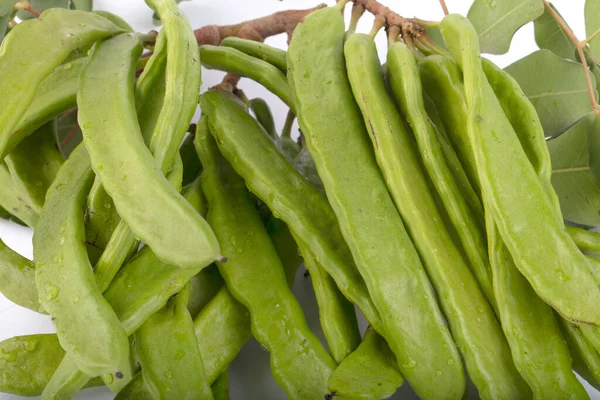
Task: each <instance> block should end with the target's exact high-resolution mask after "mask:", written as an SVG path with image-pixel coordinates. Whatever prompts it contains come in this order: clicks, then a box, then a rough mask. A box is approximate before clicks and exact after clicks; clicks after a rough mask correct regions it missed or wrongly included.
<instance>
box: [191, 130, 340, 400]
mask: <svg viewBox="0 0 600 400" xmlns="http://www.w3.org/2000/svg"><path fill="white" fill-rule="evenodd" d="M196 140H197V141H198V142H197V143H198V144H197V145H196V147H197V148H198V149H199V156H200V159H201V161H202V165H203V167H204V170H203V172H202V189H203V192H204V194H205V195H206V198H207V201H208V206H209V207H208V217H207V219H208V221H209V223H210V224H211V226H212V227H213V229H214V230H215V234H216V235H217V238H218V239H219V242H220V244H221V248H222V249H223V251H224V254H225V255H226V256H227V263H226V264H221V263H217V265H218V266H219V272H220V273H221V275H222V276H223V279H224V280H225V282H226V283H227V286H228V287H229V289H230V291H231V293H232V294H233V295H234V297H236V298H237V299H238V300H239V301H240V302H241V303H242V304H243V305H244V306H245V307H246V308H247V309H248V311H249V312H250V319H251V327H252V333H253V335H254V336H255V337H256V339H257V340H258V341H259V342H260V343H261V344H262V345H263V346H264V347H266V348H267V350H268V351H269V353H270V356H271V366H272V373H273V375H274V377H275V379H276V380H277V382H278V383H279V384H280V385H281V386H282V387H283V389H284V390H285V391H286V393H287V394H288V396H289V397H290V398H294V399H296V398H297V399H312V398H318V397H321V396H324V395H325V394H326V393H327V378H328V377H329V374H330V373H331V371H332V370H333V368H334V367H335V362H334V361H333V359H332V358H331V356H330V355H329V354H328V353H327V351H326V350H325V348H324V347H323V346H322V344H321V343H320V342H319V340H318V339H317V337H316V336H315V335H314V334H313V333H312V332H311V331H310V330H309V328H308V325H307V323H306V319H305V317H304V313H303V312H302V309H301V307H300V305H299V303H298V301H297V300H296V299H295V297H294V296H293V294H292V292H291V290H290V289H289V288H288V286H287V281H286V278H285V273H284V270H283V267H282V265H281V261H280V260H279V258H278V257H277V253H276V252H275V248H274V247H273V244H272V243H271V241H270V240H269V238H268V234H267V232H266V230H265V228H264V226H263V223H262V221H261V219H260V216H259V214H258V211H257V210H256V208H255V205H254V202H253V200H252V198H251V197H250V193H249V192H248V189H246V185H245V183H244V181H243V180H242V178H241V177H240V176H239V175H237V174H236V173H235V172H234V170H233V168H232V167H231V165H229V163H228V162H227V161H226V160H225V159H224V158H223V157H222V156H221V155H220V153H219V150H218V148H217V145H216V142H215V139H214V138H213V137H212V136H210V134H209V133H208V132H206V133H205V136H200V135H197V136H196ZM257 260H260V261H258V262H257ZM265 311H266V312H265ZM306 365H310V366H311V367H310V368H305V366H306Z"/></svg>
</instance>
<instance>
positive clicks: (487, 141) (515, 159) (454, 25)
mask: <svg viewBox="0 0 600 400" xmlns="http://www.w3.org/2000/svg"><path fill="white" fill-rule="evenodd" d="M442 35H443V36H444V40H445V41H446V44H447V46H448V49H449V50H450V52H451V53H452V54H453V55H454V56H455V58H456V59H457V62H458V64H459V67H461V69H462V71H463V75H464V87H465V93H466V99H467V104H468V116H469V118H468V138H469V142H470V144H471V147H472V149H473V153H474V158H475V162H476V165H477V170H478V172H479V177H480V182H481V185H482V193H483V198H484V203H485V204H486V205H489V207H491V208H492V209H491V212H492V215H493V218H494V220H495V222H496V224H497V226H498V229H499V231H500V234H501V236H502V238H503V240H504V242H505V244H506V246H507V247H508V249H509V250H510V253H511V254H512V256H513V259H514V260H515V263H516V265H517V267H518V269H519V271H520V272H521V273H522V274H523V275H524V276H525V277H526V278H527V280H528V281H529V283H530V284H531V285H532V286H533V288H534V290H535V291H536V293H537V294H538V296H540V297H541V298H542V299H543V300H544V301H546V302H547V303H549V304H550V305H551V306H552V307H554V309H556V310H557V311H558V312H559V313H560V314H561V315H562V316H563V317H564V318H567V319H569V320H572V321H576V322H585V323H590V324H594V325H596V326H599V325H600V311H599V309H598V307H597V306H596V305H597V304H599V302H600V286H599V284H598V278H597V277H595V275H594V273H593V272H592V269H591V267H590V265H589V262H588V260H587V259H586V257H585V256H584V255H583V254H582V253H581V252H580V251H579V249H578V248H577V246H575V244H574V243H573V241H572V240H571V238H570V237H569V235H568V234H567V232H566V231H565V230H564V228H563V227H562V226H561V225H562V224H560V223H558V221H557V220H556V211H555V209H554V204H553V203H552V201H551V200H550V199H549V198H548V195H547V193H546V191H545V190H544V187H543V186H542V183H541V182H540V181H539V178H538V176H537V174H536V172H535V170H534V168H533V167H532V165H531V162H530V161H529V159H528V158H527V155H526V154H525V152H524V150H523V148H522V145H521V143H520V141H519V139H518V137H517V135H516V134H515V132H514V129H513V127H512V126H511V125H510V122H509V121H508V119H507V118H506V116H505V115H504V113H503V110H502V107H501V105H500V104H499V102H498V100H497V98H496V96H495V94H494V92H493V90H492V88H491V86H490V84H489V83H488V82H487V80H486V78H485V75H484V73H483V69H482V66H481V60H480V59H479V49H478V46H479V43H478V41H477V34H476V33H475V30H474V28H473V27H472V25H471V24H470V23H469V22H468V20H466V19H464V18H463V17H460V16H458V15H455V14H453V15H452V16H449V17H446V18H444V20H443V22H442ZM507 162H508V163H510V165H512V166H513V168H505V165H506V163H507ZM525 221H526V222H525ZM532 238H535V243H534V244H533V245H524V244H525V243H528V242H529V241H531V240H532ZM548 265H552V266H553V267H552V268H548V267H547V266H548Z"/></svg>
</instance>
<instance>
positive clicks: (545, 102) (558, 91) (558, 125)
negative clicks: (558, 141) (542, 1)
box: [506, 50, 595, 136]
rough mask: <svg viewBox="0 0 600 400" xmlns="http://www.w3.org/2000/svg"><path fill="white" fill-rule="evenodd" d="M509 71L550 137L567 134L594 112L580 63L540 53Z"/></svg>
mask: <svg viewBox="0 0 600 400" xmlns="http://www.w3.org/2000/svg"><path fill="white" fill-rule="evenodd" d="M506 71H507V72H508V73H509V74H511V75H512V76H513V77H514V78H515V79H516V80H517V82H519V85H521V88H522V89H523V92H525V94H526V95H527V97H528V98H529V100H531V102H532V103H533V105H534V106H535V108H536V110H537V112H538V114H539V116H540V120H541V122H542V125H543V127H544V132H545V134H546V136H556V135H558V134H560V133H561V132H564V131H565V130H566V129H567V128H568V127H570V126H571V125H573V124H574V123H575V122H577V121H579V120H580V119H581V118H582V117H583V116H584V115H586V114H587V113H589V112H590V110H591V105H590V100H589V95H588V88H587V82H586V78H585V73H584V71H583V68H582V67H581V64H579V63H576V62H574V61H570V60H566V59H564V58H561V57H558V56H557V55H555V54H554V53H552V52H551V51H548V50H539V51H536V52H535V53H532V54H530V55H528V56H527V57H524V58H522V59H521V60H519V61H517V62H515V63H514V64H511V65H509V66H508V67H506ZM592 79H593V77H592ZM593 81H594V83H593V84H594V85H595V79H593Z"/></svg>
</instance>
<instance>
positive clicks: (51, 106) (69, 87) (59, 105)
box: [4, 57, 89, 154]
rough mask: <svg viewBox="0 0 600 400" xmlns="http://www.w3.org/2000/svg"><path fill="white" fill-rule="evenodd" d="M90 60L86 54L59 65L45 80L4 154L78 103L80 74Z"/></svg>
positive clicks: (17, 126) (6, 146) (11, 137)
mask: <svg viewBox="0 0 600 400" xmlns="http://www.w3.org/2000/svg"><path fill="white" fill-rule="evenodd" d="M88 61H89V59H88V58H87V57H82V58H78V59H76V60H73V61H71V62H68V63H65V64H63V65H60V66H58V67H57V68H56V69H55V70H54V71H52V73H51V74H50V75H48V76H47V77H46V79H44V80H43V81H42V83H41V84H40V86H39V87H38V89H37V90H36V92H35V96H34V97H33V100H32V101H31V104H30V105H29V107H28V108H27V111H26V112H25V114H24V115H23V118H21V120H20V121H19V123H18V124H17V125H16V127H15V129H14V131H13V134H12V135H11V136H10V138H8V139H7V142H6V145H5V147H4V152H5V154H9V153H10V152H11V151H12V150H13V149H14V148H15V147H17V146H18V145H19V143H21V141H23V140H24V139H25V138H26V137H27V136H29V135H31V134H32V133H34V132H35V131H36V130H37V129H38V128H40V127H41V126H42V125H43V124H45V123H46V122H48V121H51V120H52V118H54V117H55V116H57V115H59V114H61V113H63V112H65V111H67V110H69V109H70V108H72V107H75V105H76V98H77V89H78V88H79V74H80V73H81V71H82V70H83V68H84V67H85V66H86V64H87V62H88Z"/></svg>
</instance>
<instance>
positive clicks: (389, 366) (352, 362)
mask: <svg viewBox="0 0 600 400" xmlns="http://www.w3.org/2000/svg"><path fill="white" fill-rule="evenodd" d="M403 383H404V377H403V376H402V375H401V374H400V372H399V371H398V363H397V362H396V357H394V353H392V351H391V350H390V348H389V346H388V345H387V343H386V342H385V340H384V339H383V338H382V337H381V336H379V335H378V334H377V332H375V331H374V330H373V329H372V328H367V331H366V332H365V336H364V338H363V340H362V342H361V343H360V345H359V346H358V348H357V349H356V350H355V351H354V352H353V353H352V354H350V355H349V356H348V357H346V358H345V359H344V361H342V362H341V363H340V365H338V367H337V368H336V369H335V370H334V371H333V373H332V374H331V376H330V377H329V383H328V386H329V390H330V391H331V393H332V394H334V393H335V397H334V398H335V399H340V400H344V399H353V400H355V399H356V400H358V399H365V400H367V399H369V400H378V399H386V398H388V397H390V396H391V395H393V394H394V393H395V392H396V390H397V389H398V388H399V387H400V386H402V384H403Z"/></svg>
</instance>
